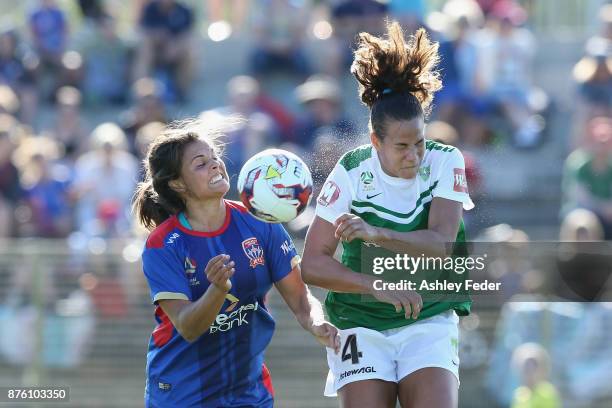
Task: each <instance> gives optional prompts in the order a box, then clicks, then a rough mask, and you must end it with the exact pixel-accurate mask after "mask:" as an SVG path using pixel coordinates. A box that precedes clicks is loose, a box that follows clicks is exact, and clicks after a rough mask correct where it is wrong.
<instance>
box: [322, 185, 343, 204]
mask: <svg viewBox="0 0 612 408" xmlns="http://www.w3.org/2000/svg"><path fill="white" fill-rule="evenodd" d="M338 197H340V187H338V185H337V184H336V183H334V182H333V181H331V180H328V181H327V183H325V185H324V186H323V188H322V189H321V192H320V193H319V198H318V199H317V203H319V204H320V205H322V206H323V207H327V206H328V205H332V204H333V203H335V202H336V200H337V199H338Z"/></svg>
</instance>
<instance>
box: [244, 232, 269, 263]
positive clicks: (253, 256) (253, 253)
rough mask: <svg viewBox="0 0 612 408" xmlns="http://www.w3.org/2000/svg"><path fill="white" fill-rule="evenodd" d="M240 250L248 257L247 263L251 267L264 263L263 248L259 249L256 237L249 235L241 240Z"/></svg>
mask: <svg viewBox="0 0 612 408" xmlns="http://www.w3.org/2000/svg"><path fill="white" fill-rule="evenodd" d="M242 250H243V251H244V253H245V255H246V256H247V257H248V258H249V265H250V266H251V268H255V267H256V266H257V265H263V264H264V257H263V249H261V246H260V245H259V241H257V238H255V237H251V238H249V239H245V240H244V241H242Z"/></svg>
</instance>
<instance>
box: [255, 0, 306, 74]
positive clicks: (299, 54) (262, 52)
mask: <svg viewBox="0 0 612 408" xmlns="http://www.w3.org/2000/svg"><path fill="white" fill-rule="evenodd" d="M253 10H254V13H255V14H254V24H253V30H254V32H253V37H254V41H255V42H254V44H253V50H252V53H251V57H250V68H251V72H252V73H253V75H255V76H256V77H261V76H263V75H267V74H269V73H271V72H273V71H276V70H278V69H283V70H289V72H292V73H297V74H298V75H300V76H302V77H304V78H305V77H306V76H308V75H309V74H310V73H311V70H312V69H311V66H310V61H309V59H308V57H307V55H306V51H305V49H304V41H305V39H306V24H307V23H308V18H307V15H306V11H307V10H306V7H304V6H303V5H302V4H298V2H294V1H290V0H257V1H255V2H254V7H253Z"/></svg>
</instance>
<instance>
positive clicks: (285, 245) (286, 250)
mask: <svg viewBox="0 0 612 408" xmlns="http://www.w3.org/2000/svg"><path fill="white" fill-rule="evenodd" d="M294 249H295V245H294V244H293V241H291V240H290V239H286V240H285V241H284V242H283V244H282V245H281V250H282V251H283V255H287V254H288V253H289V251H291V250H294Z"/></svg>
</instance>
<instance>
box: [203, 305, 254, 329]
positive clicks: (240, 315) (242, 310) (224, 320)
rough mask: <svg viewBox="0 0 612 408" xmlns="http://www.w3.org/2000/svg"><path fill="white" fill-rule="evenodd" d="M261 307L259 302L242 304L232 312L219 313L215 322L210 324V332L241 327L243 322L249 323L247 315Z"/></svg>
mask: <svg viewBox="0 0 612 408" xmlns="http://www.w3.org/2000/svg"><path fill="white" fill-rule="evenodd" d="M258 308H259V303H258V302H255V303H249V304H248V305H242V306H240V307H239V308H238V309H236V310H234V311H233V312H231V313H219V314H218V315H217V317H216V318H215V321H214V322H213V324H211V325H210V329H209V331H210V334H213V333H217V332H226V331H229V330H232V329H233V328H235V327H240V326H242V325H243V324H249V321H248V320H247V316H248V315H249V314H251V315H252V313H249V312H250V311H253V312H255V311H256V310H257V309H258Z"/></svg>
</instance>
